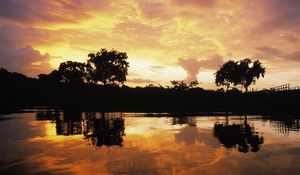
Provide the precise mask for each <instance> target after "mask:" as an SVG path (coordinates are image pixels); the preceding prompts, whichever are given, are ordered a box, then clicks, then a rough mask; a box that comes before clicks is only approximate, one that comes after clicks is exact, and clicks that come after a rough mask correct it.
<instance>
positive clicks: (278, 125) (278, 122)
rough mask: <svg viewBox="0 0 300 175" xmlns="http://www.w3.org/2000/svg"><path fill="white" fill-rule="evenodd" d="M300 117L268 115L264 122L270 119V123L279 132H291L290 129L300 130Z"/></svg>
mask: <svg viewBox="0 0 300 175" xmlns="http://www.w3.org/2000/svg"><path fill="white" fill-rule="evenodd" d="M299 120H300V119H299V118H298V117H292V116H266V117H265V118H264V122H266V121H269V122H270V125H271V126H272V127H273V128H275V130H276V131H277V132H278V133H284V134H289V133H290V131H297V132H298V131H299V130H300V121H299Z"/></svg>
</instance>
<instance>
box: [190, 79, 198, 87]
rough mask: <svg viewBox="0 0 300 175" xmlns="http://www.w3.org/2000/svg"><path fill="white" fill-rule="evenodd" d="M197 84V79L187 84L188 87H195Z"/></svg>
mask: <svg viewBox="0 0 300 175" xmlns="http://www.w3.org/2000/svg"><path fill="white" fill-rule="evenodd" d="M198 85H199V82H198V81H197V80H195V81H192V82H190V84H189V88H194V87H197V86H198Z"/></svg>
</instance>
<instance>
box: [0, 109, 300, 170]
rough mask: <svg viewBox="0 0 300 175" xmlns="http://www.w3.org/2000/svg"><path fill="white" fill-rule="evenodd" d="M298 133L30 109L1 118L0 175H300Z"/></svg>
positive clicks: (276, 122) (162, 117) (213, 120)
mask: <svg viewBox="0 0 300 175" xmlns="http://www.w3.org/2000/svg"><path fill="white" fill-rule="evenodd" d="M282 118H284V119H285V120H283V119H282ZM299 128H300V125H299V119H297V118H291V117H288V116H287V117H284V116H277V117H274V116H272V117H270V116H253V115H248V116H184V115H179V114H177V115H171V114H142V113H98V112H96V113H95V112H76V111H64V112H63V111H55V110H24V111H23V112H19V113H12V114H5V115H4V114H3V115H0V133H1V134H0V136H1V144H0V153H1V156H0V174H10V175H11V174H22V175H26V174H151V175H152V174H166V175H169V174H184V175H186V174H251V175H253V174H272V175H274V174H300V132H299Z"/></svg>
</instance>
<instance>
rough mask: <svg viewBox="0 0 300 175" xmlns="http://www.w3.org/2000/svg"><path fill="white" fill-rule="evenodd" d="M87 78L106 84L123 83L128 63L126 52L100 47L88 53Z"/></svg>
mask: <svg viewBox="0 0 300 175" xmlns="http://www.w3.org/2000/svg"><path fill="white" fill-rule="evenodd" d="M88 57H89V59H88V65H89V68H88V71H89V72H88V74H89V75H90V76H89V80H90V81H92V82H94V83H98V82H101V83H103V84H104V85H106V84H118V83H120V84H123V83H124V82H125V81H126V76H127V74H128V73H127V72H128V67H129V63H128V62H127V58H128V57H127V54H126V53H125V52H119V51H116V50H111V51H108V50H106V49H101V51H100V52H96V53H90V54H89V55H88Z"/></svg>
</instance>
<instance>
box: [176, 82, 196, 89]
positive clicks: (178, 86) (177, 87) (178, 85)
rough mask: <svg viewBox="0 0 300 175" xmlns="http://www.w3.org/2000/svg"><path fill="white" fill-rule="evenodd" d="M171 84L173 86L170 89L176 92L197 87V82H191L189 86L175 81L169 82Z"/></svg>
mask: <svg viewBox="0 0 300 175" xmlns="http://www.w3.org/2000/svg"><path fill="white" fill-rule="evenodd" d="M171 84H172V86H173V87H172V88H173V89H176V90H187V89H189V88H194V87H196V86H198V85H199V83H198V81H192V82H190V83H189V84H187V83H185V82H184V81H176V80H173V81H171Z"/></svg>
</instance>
